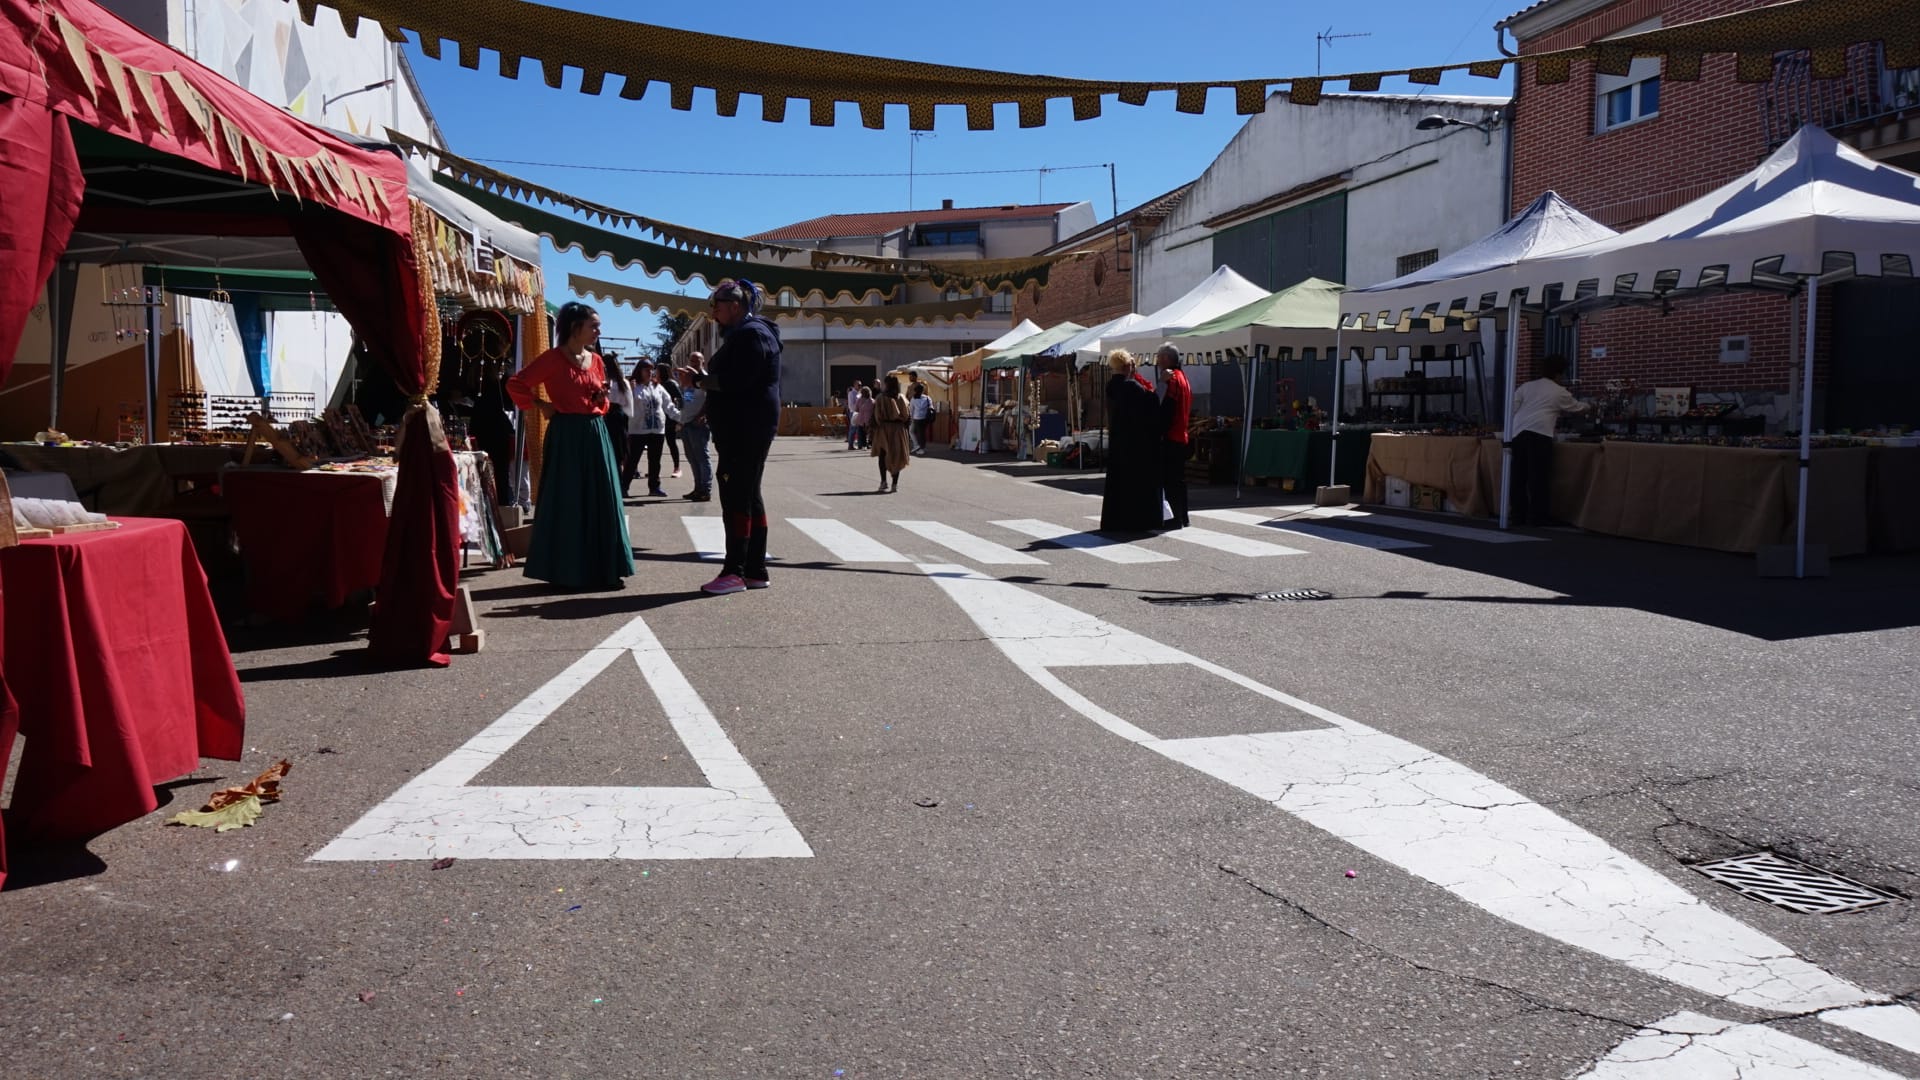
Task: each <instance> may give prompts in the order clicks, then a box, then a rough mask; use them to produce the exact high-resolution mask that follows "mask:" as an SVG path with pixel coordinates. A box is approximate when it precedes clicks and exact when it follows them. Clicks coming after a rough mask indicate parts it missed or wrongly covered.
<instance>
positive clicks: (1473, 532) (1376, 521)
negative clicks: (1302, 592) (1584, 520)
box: [1305, 506, 1541, 544]
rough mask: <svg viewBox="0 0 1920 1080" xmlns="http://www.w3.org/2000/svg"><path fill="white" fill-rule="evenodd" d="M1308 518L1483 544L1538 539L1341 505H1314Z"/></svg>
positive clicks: (1537, 539)
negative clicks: (1350, 520) (1355, 521)
mask: <svg viewBox="0 0 1920 1080" xmlns="http://www.w3.org/2000/svg"><path fill="white" fill-rule="evenodd" d="M1305 514H1306V515H1307V516H1308V517H1315V518H1328V519H1331V520H1343V519H1348V518H1355V519H1360V520H1363V521H1364V522H1365V523H1366V524H1368V525H1378V526H1381V527H1382V528H1387V529H1405V530H1406V531H1407V532H1417V533H1431V534H1433V535H1434V536H1450V537H1453V538H1454V539H1456V540H1473V541H1477V542H1478V543H1482V544H1530V543H1535V542H1537V541H1539V540H1540V539H1541V538H1540V537H1538V536H1522V535H1521V534H1519V533H1511V532H1501V531H1499V530H1498V529H1477V528H1474V527H1473V526H1470V525H1449V524H1447V523H1446V522H1444V521H1428V520H1426V519H1425V518H1416V517H1402V516H1401V515H1399V514H1375V513H1371V512H1369V511H1366V510H1349V509H1347V508H1346V507H1342V506H1316V507H1313V508H1312V509H1310V510H1307V511H1305Z"/></svg>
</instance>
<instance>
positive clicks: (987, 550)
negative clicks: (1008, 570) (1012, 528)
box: [894, 521, 1047, 566]
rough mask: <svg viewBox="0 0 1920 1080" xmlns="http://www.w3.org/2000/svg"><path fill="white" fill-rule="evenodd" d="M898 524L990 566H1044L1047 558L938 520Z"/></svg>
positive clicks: (917, 534)
mask: <svg viewBox="0 0 1920 1080" xmlns="http://www.w3.org/2000/svg"><path fill="white" fill-rule="evenodd" d="M894 524H895V525H898V526H900V527H901V528H903V529H905V530H907V531H908V532H910V533H912V534H914V535H915V536H918V537H921V538H923V539H927V540H931V541H933V542H934V543H936V544H939V545H940V546H941V547H944V548H948V549H950V550H952V551H955V552H958V553H959V554H961V555H964V556H966V557H967V558H969V559H972V560H973V561H974V562H978V563H986V564H988V565H990V566H1045V565H1047V561H1046V560H1045V559H1036V558H1034V557H1033V556H1031V555H1029V554H1027V553H1026V552H1024V551H1015V550H1014V549H1012V548H1010V547H1007V546H1006V545H1004V544H996V543H994V542H993V541H991V540H988V539H985V538H984V537H979V536H975V535H973V534H972V533H970V532H965V531H963V530H961V529H956V528H954V527H953V526H951V525H943V524H941V523H940V522H938V521H896V522H894Z"/></svg>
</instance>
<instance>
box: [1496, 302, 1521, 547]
mask: <svg viewBox="0 0 1920 1080" xmlns="http://www.w3.org/2000/svg"><path fill="white" fill-rule="evenodd" d="M1506 352H1507V356H1506V360H1507V372H1506V385H1507V390H1506V395H1505V407H1504V409H1503V413H1504V415H1505V417H1506V418H1505V419H1504V420H1502V421H1501V424H1500V527H1501V528H1502V529H1505V528H1507V527H1508V521H1507V515H1508V500H1509V497H1510V496H1511V495H1512V492H1513V390H1514V381H1515V376H1516V370H1517V369H1518V368H1519V366H1520V301H1519V300H1517V299H1516V300H1510V301H1508V303H1507V350H1506Z"/></svg>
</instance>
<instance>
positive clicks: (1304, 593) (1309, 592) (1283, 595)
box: [1254, 589, 1333, 600]
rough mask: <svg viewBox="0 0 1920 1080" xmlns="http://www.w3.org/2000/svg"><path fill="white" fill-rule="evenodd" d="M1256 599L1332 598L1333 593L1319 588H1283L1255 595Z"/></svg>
mask: <svg viewBox="0 0 1920 1080" xmlns="http://www.w3.org/2000/svg"><path fill="white" fill-rule="evenodd" d="M1254 599H1255V600H1331V599H1333V594H1332V593H1330V592H1321V591H1320V590H1319V589H1281V590H1280V591H1279V592H1263V593H1256V594H1255V595H1254Z"/></svg>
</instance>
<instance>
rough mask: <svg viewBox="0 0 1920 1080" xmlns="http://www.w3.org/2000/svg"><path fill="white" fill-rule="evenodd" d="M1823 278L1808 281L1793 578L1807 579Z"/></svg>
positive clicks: (1801, 384)
mask: <svg viewBox="0 0 1920 1080" xmlns="http://www.w3.org/2000/svg"><path fill="white" fill-rule="evenodd" d="M1819 295H1820V279H1819V278H1817V277H1810V278H1808V279H1807V317H1806V320H1805V321H1806V324H1807V325H1806V334H1807V337H1806V342H1805V344H1804V346H1803V347H1802V349H1801V350H1800V369H1801V372H1802V374H1801V378H1800V512H1799V514H1798V515H1797V517H1798V521H1797V522H1796V523H1795V525H1794V540H1793V576H1794V577H1796V578H1804V577H1806V576H1807V473H1808V472H1809V471H1810V469H1811V467H1812V465H1813V335H1814V321H1815V308H1814V304H1815V302H1816V301H1817V299H1818V297H1819Z"/></svg>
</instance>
